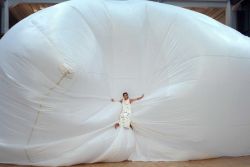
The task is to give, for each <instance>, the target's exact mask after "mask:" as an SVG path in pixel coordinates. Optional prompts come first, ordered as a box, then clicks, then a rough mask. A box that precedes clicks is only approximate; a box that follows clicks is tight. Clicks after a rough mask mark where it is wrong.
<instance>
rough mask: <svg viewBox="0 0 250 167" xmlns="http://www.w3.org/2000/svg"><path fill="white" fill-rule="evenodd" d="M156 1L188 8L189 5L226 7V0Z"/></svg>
mask: <svg viewBox="0 0 250 167" xmlns="http://www.w3.org/2000/svg"><path fill="white" fill-rule="evenodd" d="M158 2H162V3H166V4H170V5H175V6H180V7H185V8H190V7H198V8H208V7H211V8H226V6H227V0H185V1H184V0H183V1H180V0H160V1H158Z"/></svg>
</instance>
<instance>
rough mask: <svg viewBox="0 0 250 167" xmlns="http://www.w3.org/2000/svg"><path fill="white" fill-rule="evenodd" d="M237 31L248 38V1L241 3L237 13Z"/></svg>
mask: <svg viewBox="0 0 250 167" xmlns="http://www.w3.org/2000/svg"><path fill="white" fill-rule="evenodd" d="M237 30H238V31H240V32H241V33H242V34H244V35H247V36H249V37H250V0H245V1H243V2H242V4H241V7H240V9H239V10H238V11H237Z"/></svg>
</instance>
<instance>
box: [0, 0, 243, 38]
mask: <svg viewBox="0 0 250 167" xmlns="http://www.w3.org/2000/svg"><path fill="white" fill-rule="evenodd" d="M64 1H67V0H0V5H1V9H2V10H1V33H2V34H4V33H5V32H7V31H8V29H9V28H10V27H12V26H13V25H14V24H16V23H17V22H19V21H20V20H22V19H23V18H25V17H27V16H29V15H31V14H33V13H35V12H37V11H39V10H42V9H44V8H47V7H49V6H52V5H55V4H57V3H60V2H64ZM154 1H156V2H160V3H166V4H171V5H175V6H180V7H184V8H187V9H190V10H194V11H197V12H200V13H203V14H205V15H208V16H209V17H212V18H214V19H216V20H218V21H220V22H221V23H223V24H226V25H228V26H231V27H233V28H236V21H237V19H236V11H237V8H238V7H239V6H240V4H241V3H242V2H243V1H244V0H231V1H230V0H154Z"/></svg>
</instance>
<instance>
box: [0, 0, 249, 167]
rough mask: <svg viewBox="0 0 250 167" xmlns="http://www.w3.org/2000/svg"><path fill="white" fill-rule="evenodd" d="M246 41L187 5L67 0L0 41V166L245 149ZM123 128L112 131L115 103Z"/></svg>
mask: <svg viewBox="0 0 250 167" xmlns="http://www.w3.org/2000/svg"><path fill="white" fill-rule="evenodd" d="M249 86H250V40H249V38H248V37H246V36H243V35H242V34H240V33H239V32H237V31H235V30H233V29H231V28H229V27H227V26H225V25H223V24H221V23H219V22H217V21H215V20H213V19H211V18H209V17H207V16H205V15H202V14H199V13H196V12H193V11H190V10H186V9H182V8H179V7H174V6H170V5H166V4H160V3H155V2H148V1H97V0H95V1H92V0H91V1H90V0H88V1H87V0H86V1H83V0H72V1H69V2H65V3H62V4H58V5H56V6H53V7H50V8H47V9H45V10H42V11H40V12H37V13H36V14H34V15H32V16H30V17H28V18H26V19H24V20H23V21H21V22H20V23H19V24H17V25H16V26H15V27H13V28H12V29H11V30H10V31H9V32H8V33H7V34H6V35H5V36H4V37H3V38H2V39H1V41H0V114H1V115H0V162H1V163H14V164H25V165H50V166H56V165H71V164H77V163H92V162H99V161H123V160H127V159H128V160H133V161H173V160H175V161H176V160H190V159H202V158H211V157H218V156H241V155H249V154H250V89H249ZM124 91H127V92H128V93H129V95H130V97H132V98H133V97H138V96H140V95H142V94H143V93H144V94H145V97H144V98H143V99H142V100H141V101H137V102H135V103H133V104H132V106H131V107H132V115H131V121H132V125H133V130H132V129H125V128H121V127H119V128H118V129H115V128H114V123H115V122H116V121H118V120H119V114H120V112H121V104H120V103H113V102H111V100H110V99H111V98H115V99H121V97H122V93H123V92H124Z"/></svg>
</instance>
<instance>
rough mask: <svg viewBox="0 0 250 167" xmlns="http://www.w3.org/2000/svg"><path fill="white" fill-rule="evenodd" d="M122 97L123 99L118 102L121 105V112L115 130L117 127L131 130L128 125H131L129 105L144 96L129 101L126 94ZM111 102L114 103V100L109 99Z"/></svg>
mask: <svg viewBox="0 0 250 167" xmlns="http://www.w3.org/2000/svg"><path fill="white" fill-rule="evenodd" d="M122 96H123V98H122V99H121V100H119V102H120V103H122V112H121V114H120V120H119V122H117V123H115V128H117V127H119V126H120V125H121V126H122V127H124V128H129V127H131V128H132V126H131V124H130V123H131V120H130V115H131V104H132V103H133V102H135V101H137V100H141V99H142V98H143V97H144V95H142V96H141V97H138V98H135V99H130V98H129V96H128V93H127V92H124V93H123V94H122ZM111 101H112V102H116V101H115V100H114V99H111ZM132 129H133V128H132Z"/></svg>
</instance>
